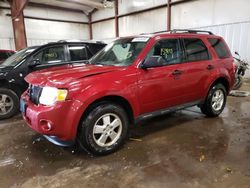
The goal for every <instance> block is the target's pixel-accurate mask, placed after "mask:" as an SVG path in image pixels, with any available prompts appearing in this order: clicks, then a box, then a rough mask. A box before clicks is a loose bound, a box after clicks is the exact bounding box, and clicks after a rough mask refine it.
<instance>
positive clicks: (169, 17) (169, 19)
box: [167, 0, 171, 31]
mask: <svg viewBox="0 0 250 188" xmlns="http://www.w3.org/2000/svg"><path fill="white" fill-rule="evenodd" d="M167 30H168V31H170V30H171V0H168V9H167Z"/></svg>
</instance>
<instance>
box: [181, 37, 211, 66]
mask: <svg viewBox="0 0 250 188" xmlns="http://www.w3.org/2000/svg"><path fill="white" fill-rule="evenodd" d="M185 39H199V40H201V41H202V43H203V44H204V46H205V47H206V49H207V52H208V58H209V59H206V60H195V61H188V60H187V49H186V46H185V42H184V40H185ZM180 40H181V43H182V47H183V53H184V56H183V57H184V60H183V63H194V62H202V61H211V60H212V55H211V53H210V51H209V48H208V47H207V45H206V43H205V42H204V41H203V39H201V38H198V37H183V38H180Z"/></svg>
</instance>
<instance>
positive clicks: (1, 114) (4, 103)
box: [0, 88, 19, 120]
mask: <svg viewBox="0 0 250 188" xmlns="http://www.w3.org/2000/svg"><path fill="white" fill-rule="evenodd" d="M4 109H5V110H4ZM18 111H19V98H18V96H17V94H16V93H15V92H14V91H12V90H10V89H5V88H0V120H3V119H7V118H10V117H13V116H14V115H16V114H17V112H18Z"/></svg>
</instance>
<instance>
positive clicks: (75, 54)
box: [69, 45, 88, 61]
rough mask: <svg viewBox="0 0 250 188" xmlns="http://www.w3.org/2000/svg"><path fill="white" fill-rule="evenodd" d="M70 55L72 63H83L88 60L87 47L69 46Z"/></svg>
mask: <svg viewBox="0 0 250 188" xmlns="http://www.w3.org/2000/svg"><path fill="white" fill-rule="evenodd" d="M69 54H70V59H71V61H81V60H87V59H88V56H87V53H86V48H85V46H73V45H72V46H69Z"/></svg>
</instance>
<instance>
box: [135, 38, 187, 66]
mask: <svg viewBox="0 0 250 188" xmlns="http://www.w3.org/2000/svg"><path fill="white" fill-rule="evenodd" d="M173 39H175V40H177V41H178V48H179V50H180V53H181V57H180V58H181V61H180V62H179V63H168V64H166V65H163V66H160V67H153V68H154V69H155V68H161V67H166V66H170V65H179V64H182V63H184V62H183V52H184V49H183V47H182V46H181V41H180V38H179V37H174V38H161V39H159V40H157V41H155V43H154V44H153V45H152V47H151V48H150V50H149V51H148V52H150V51H151V50H152V49H153V48H154V47H155V45H156V44H157V43H158V42H160V41H163V40H173ZM146 58H147V55H146V56H145V57H144V59H143V60H142V61H141V62H140V63H139V64H138V66H137V67H138V68H139V67H140V65H141V64H142V63H143V62H144V61H145V59H146Z"/></svg>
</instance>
